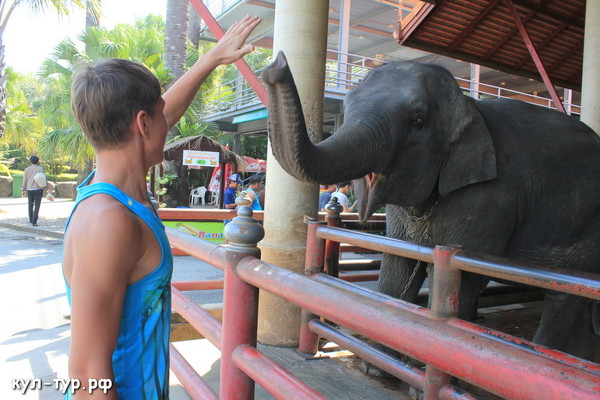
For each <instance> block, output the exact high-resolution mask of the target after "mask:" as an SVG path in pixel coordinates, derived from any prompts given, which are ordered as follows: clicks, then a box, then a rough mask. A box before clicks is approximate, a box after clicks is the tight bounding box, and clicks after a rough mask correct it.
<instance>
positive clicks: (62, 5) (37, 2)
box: [0, 0, 99, 138]
mask: <svg viewBox="0 0 600 400" xmlns="http://www.w3.org/2000/svg"><path fill="white" fill-rule="evenodd" d="M9 3H10V2H9ZM86 4H87V5H88V10H90V11H89V12H90V13H92V14H94V13H95V14H96V17H98V14H99V8H98V7H99V6H98V0H86ZM21 6H29V7H30V8H31V10H33V11H34V12H45V11H46V10H48V9H49V8H52V7H53V8H54V9H56V11H57V12H58V14H59V15H69V11H70V9H69V8H70V7H71V6H77V7H83V6H84V4H83V2H82V0H13V1H12V3H10V6H8V8H7V1H6V0H4V1H0V138H1V137H2V136H4V124H5V121H6V97H7V96H6V76H5V72H4V67H5V65H6V57H5V53H4V42H3V40H2V37H3V35H4V30H5V29H6V25H7V23H8V22H9V20H10V17H11V15H12V13H13V11H14V10H15V9H16V8H17V7H21Z"/></svg>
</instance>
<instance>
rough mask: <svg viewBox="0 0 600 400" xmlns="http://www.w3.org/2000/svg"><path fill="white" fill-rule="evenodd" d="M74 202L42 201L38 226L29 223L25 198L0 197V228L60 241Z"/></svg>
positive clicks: (60, 200)
mask: <svg viewBox="0 0 600 400" xmlns="http://www.w3.org/2000/svg"><path fill="white" fill-rule="evenodd" d="M74 205H75V202H74V201H72V200H70V199H56V200H54V201H49V200H46V199H45V198H43V199H42V204H41V206H40V215H39V217H38V224H39V226H32V225H31V224H30V223H29V214H28V211H27V198H12V197H0V226H2V227H5V228H10V229H15V230H20V231H24V232H30V233H38V234H40V235H43V236H49V237H54V238H58V239H62V238H63V236H64V230H65V225H66V223H67V218H68V217H69V215H70V213H71V210H72V209H73V206H74Z"/></svg>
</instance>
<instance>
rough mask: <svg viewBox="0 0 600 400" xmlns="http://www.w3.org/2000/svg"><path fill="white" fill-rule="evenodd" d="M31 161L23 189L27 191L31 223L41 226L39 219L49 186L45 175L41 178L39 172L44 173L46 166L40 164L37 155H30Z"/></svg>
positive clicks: (26, 169)
mask: <svg viewBox="0 0 600 400" xmlns="http://www.w3.org/2000/svg"><path fill="white" fill-rule="evenodd" d="M29 162H30V163H31V165H30V166H29V167H27V168H25V172H24V173H23V183H22V184H21V190H22V191H24V192H25V191H26V192H27V207H28V211H29V223H30V224H31V225H33V226H39V224H38V223H37V221H38V217H39V215H40V206H41V204H42V195H43V194H44V188H45V187H46V186H47V182H46V176H45V175H43V179H39V175H38V174H39V173H41V174H44V168H42V167H41V166H40V159H39V158H38V157H37V156H31V157H29ZM36 175H37V177H36Z"/></svg>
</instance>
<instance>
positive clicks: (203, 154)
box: [183, 150, 219, 168]
mask: <svg viewBox="0 0 600 400" xmlns="http://www.w3.org/2000/svg"><path fill="white" fill-rule="evenodd" d="M183 165H187V166H188V167H189V168H200V167H218V166H219V153H218V152H216V151H196V150H184V151H183Z"/></svg>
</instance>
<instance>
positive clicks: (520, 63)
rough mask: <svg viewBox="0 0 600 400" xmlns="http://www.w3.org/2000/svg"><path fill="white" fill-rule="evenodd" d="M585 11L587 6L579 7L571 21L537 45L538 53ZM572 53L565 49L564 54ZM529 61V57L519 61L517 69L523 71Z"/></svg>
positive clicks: (563, 23) (564, 23)
mask: <svg viewBox="0 0 600 400" xmlns="http://www.w3.org/2000/svg"><path fill="white" fill-rule="evenodd" d="M584 11H585V5H582V6H581V7H579V8H578V9H577V11H575V13H573V15H572V16H571V18H570V19H569V21H565V22H561V24H560V25H559V26H558V27H557V28H556V29H555V30H554V32H552V34H551V35H549V36H548V37H547V38H545V39H544V41H543V42H542V43H539V44H538V45H537V49H538V51H541V50H542V49H543V48H544V47H546V45H547V44H548V43H550V42H551V41H552V39H554V38H555V37H556V36H557V35H558V34H559V33H561V32H562V31H563V30H564V29H565V28H566V27H567V26H569V25H570V24H572V23H573V21H575V19H576V18H577V17H579V16H580V14H581V13H582V12H584ZM570 52H571V49H565V52H564V53H563V54H569V53H570ZM527 60H529V57H527V56H524V57H522V58H521V60H519V61H518V62H517V64H516V66H515V68H516V69H521V67H522V66H523V64H525V63H526V62H527ZM550 69H551V70H553V69H554V68H552V67H550Z"/></svg>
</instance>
